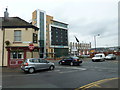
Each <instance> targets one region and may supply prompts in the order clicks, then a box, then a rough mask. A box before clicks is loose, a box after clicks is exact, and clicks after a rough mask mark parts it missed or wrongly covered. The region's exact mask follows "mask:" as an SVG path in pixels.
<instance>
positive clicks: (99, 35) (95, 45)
mask: <svg viewBox="0 0 120 90" xmlns="http://www.w3.org/2000/svg"><path fill="white" fill-rule="evenodd" d="M96 36H100V34H98V35H94V41H95V52H96Z"/></svg>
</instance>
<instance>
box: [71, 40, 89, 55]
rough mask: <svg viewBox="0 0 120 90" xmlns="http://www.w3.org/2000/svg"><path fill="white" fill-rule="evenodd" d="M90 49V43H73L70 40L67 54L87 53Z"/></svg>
mask: <svg viewBox="0 0 120 90" xmlns="http://www.w3.org/2000/svg"><path fill="white" fill-rule="evenodd" d="M90 49H91V43H74V42H70V45H69V54H70V55H76V56H79V55H89V54H90Z"/></svg>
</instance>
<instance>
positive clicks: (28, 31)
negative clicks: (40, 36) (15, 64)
mask: <svg viewBox="0 0 120 90" xmlns="http://www.w3.org/2000/svg"><path fill="white" fill-rule="evenodd" d="M14 30H21V31H22V32H21V33H22V35H21V42H19V43H17V42H14ZM37 32H38V31H34V29H32V28H7V29H5V41H7V40H8V41H10V45H9V47H11V46H12V47H13V46H17V47H21V46H23V47H24V46H29V43H30V42H33V33H36V34H37ZM0 34H1V33H0ZM0 39H1V38H0ZM34 46H38V44H34ZM6 47H7V46H6V44H5V47H4V66H7V65H8V51H7V49H6Z"/></svg>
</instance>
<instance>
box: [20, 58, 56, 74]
mask: <svg viewBox="0 0 120 90" xmlns="http://www.w3.org/2000/svg"><path fill="white" fill-rule="evenodd" d="M54 68H55V65H54V63H52V62H49V61H47V60H44V59H41V58H29V59H26V60H25V62H23V63H22V65H21V69H22V70H23V71H25V72H29V73H33V72H35V71H37V70H42V69H50V70H54Z"/></svg>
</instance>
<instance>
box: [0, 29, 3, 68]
mask: <svg viewBox="0 0 120 90" xmlns="http://www.w3.org/2000/svg"><path fill="white" fill-rule="evenodd" d="M2 47H3V31H2V29H1V28H0V66H2Z"/></svg>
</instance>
